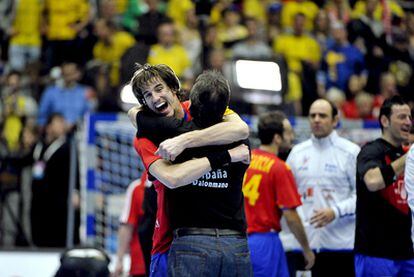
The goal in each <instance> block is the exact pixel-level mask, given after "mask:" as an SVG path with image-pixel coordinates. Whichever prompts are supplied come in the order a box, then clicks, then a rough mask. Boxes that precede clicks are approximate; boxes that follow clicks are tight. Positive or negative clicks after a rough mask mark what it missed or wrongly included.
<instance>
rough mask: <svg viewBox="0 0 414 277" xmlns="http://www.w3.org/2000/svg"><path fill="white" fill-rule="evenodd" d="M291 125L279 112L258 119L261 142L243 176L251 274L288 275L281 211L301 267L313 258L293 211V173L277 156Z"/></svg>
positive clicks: (308, 265)
mask: <svg viewBox="0 0 414 277" xmlns="http://www.w3.org/2000/svg"><path fill="white" fill-rule="evenodd" d="M291 129H292V127H291V126H290V123H289V121H288V120H287V118H286V117H285V115H284V114H283V113H282V112H268V113H265V114H263V115H261V116H260V118H259V123H258V135H259V139H260V142H261V145H260V147H259V148H258V149H255V150H253V151H252V158H251V163H250V166H249V168H248V169H247V171H246V174H245V176H244V181H243V194H244V199H245V201H244V202H245V211H246V217H247V225H248V227H247V232H248V243H249V249H250V252H251V261H252V266H253V273H254V276H255V277H258V276H289V272H288V268H287V263H286V257H285V253H284V250H283V246H282V243H281V241H280V239H279V235H278V233H279V231H280V230H281V227H280V218H281V216H282V215H283V216H284V217H285V218H286V221H287V224H288V225H289V228H290V229H291V230H292V232H293V234H294V235H295V237H296V239H297V240H298V242H299V243H300V245H301V246H302V248H303V256H304V258H305V264H306V267H305V268H306V269H310V268H311V267H312V266H313V264H314V262H315V255H314V253H313V252H312V250H311V249H310V247H309V244H308V240H307V237H306V233H305V230H304V228H303V225H302V221H301V219H300V217H299V215H298V214H297V212H296V207H298V206H300V205H301V201H300V196H299V194H298V191H297V188H296V183H295V180H294V177H293V174H292V172H291V171H290V169H289V167H288V165H287V164H286V163H285V162H284V161H282V160H281V159H279V158H278V157H277V153H278V150H279V147H280V145H281V144H282V143H286V142H288V143H289V144H290V143H291V140H292V138H290V137H288V136H286V133H287V132H286V131H287V130H291ZM288 140H289V141H288Z"/></svg>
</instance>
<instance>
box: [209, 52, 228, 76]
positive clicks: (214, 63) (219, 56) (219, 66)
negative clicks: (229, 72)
mask: <svg viewBox="0 0 414 277" xmlns="http://www.w3.org/2000/svg"><path fill="white" fill-rule="evenodd" d="M225 63H226V54H225V52H224V50H223V49H221V48H217V49H213V50H212V51H210V53H209V56H208V65H207V69H210V70H217V71H220V72H221V73H223V74H224V71H225V69H224V66H225Z"/></svg>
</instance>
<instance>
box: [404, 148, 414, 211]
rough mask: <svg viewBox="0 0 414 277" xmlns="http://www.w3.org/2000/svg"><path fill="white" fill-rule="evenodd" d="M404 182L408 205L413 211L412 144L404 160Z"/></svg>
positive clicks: (413, 162)
mask: <svg viewBox="0 0 414 277" xmlns="http://www.w3.org/2000/svg"><path fill="white" fill-rule="evenodd" d="M404 184H405V190H406V191H407V196H408V205H409V206H410V209H411V211H414V145H413V146H411V148H410V150H409V152H408V154H407V159H406V161H405V171H404Z"/></svg>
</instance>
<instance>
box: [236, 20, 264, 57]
mask: <svg viewBox="0 0 414 277" xmlns="http://www.w3.org/2000/svg"><path fill="white" fill-rule="evenodd" d="M245 24H246V27H247V31H248V34H247V38H246V39H245V40H244V41H242V42H238V43H236V44H235V45H234V46H233V47H232V56H233V58H244V59H253V60H254V59H270V58H271V57H272V49H271V48H270V47H269V45H267V43H265V42H264V41H262V40H261V39H260V37H259V34H258V27H259V26H258V25H259V22H258V21H257V20H256V19H255V18H253V17H249V18H246V20H245Z"/></svg>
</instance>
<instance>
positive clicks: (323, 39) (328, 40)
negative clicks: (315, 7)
mask: <svg viewBox="0 0 414 277" xmlns="http://www.w3.org/2000/svg"><path fill="white" fill-rule="evenodd" d="M312 34H313V37H314V38H315V39H316V41H317V42H318V43H319V46H320V47H321V52H322V53H325V51H326V49H327V48H328V46H330V45H331V44H332V43H333V39H332V34H331V28H330V19H329V17H328V14H327V13H326V11H324V10H320V11H319V12H318V14H317V15H316V17H315V22H314V28H313V31H312Z"/></svg>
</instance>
